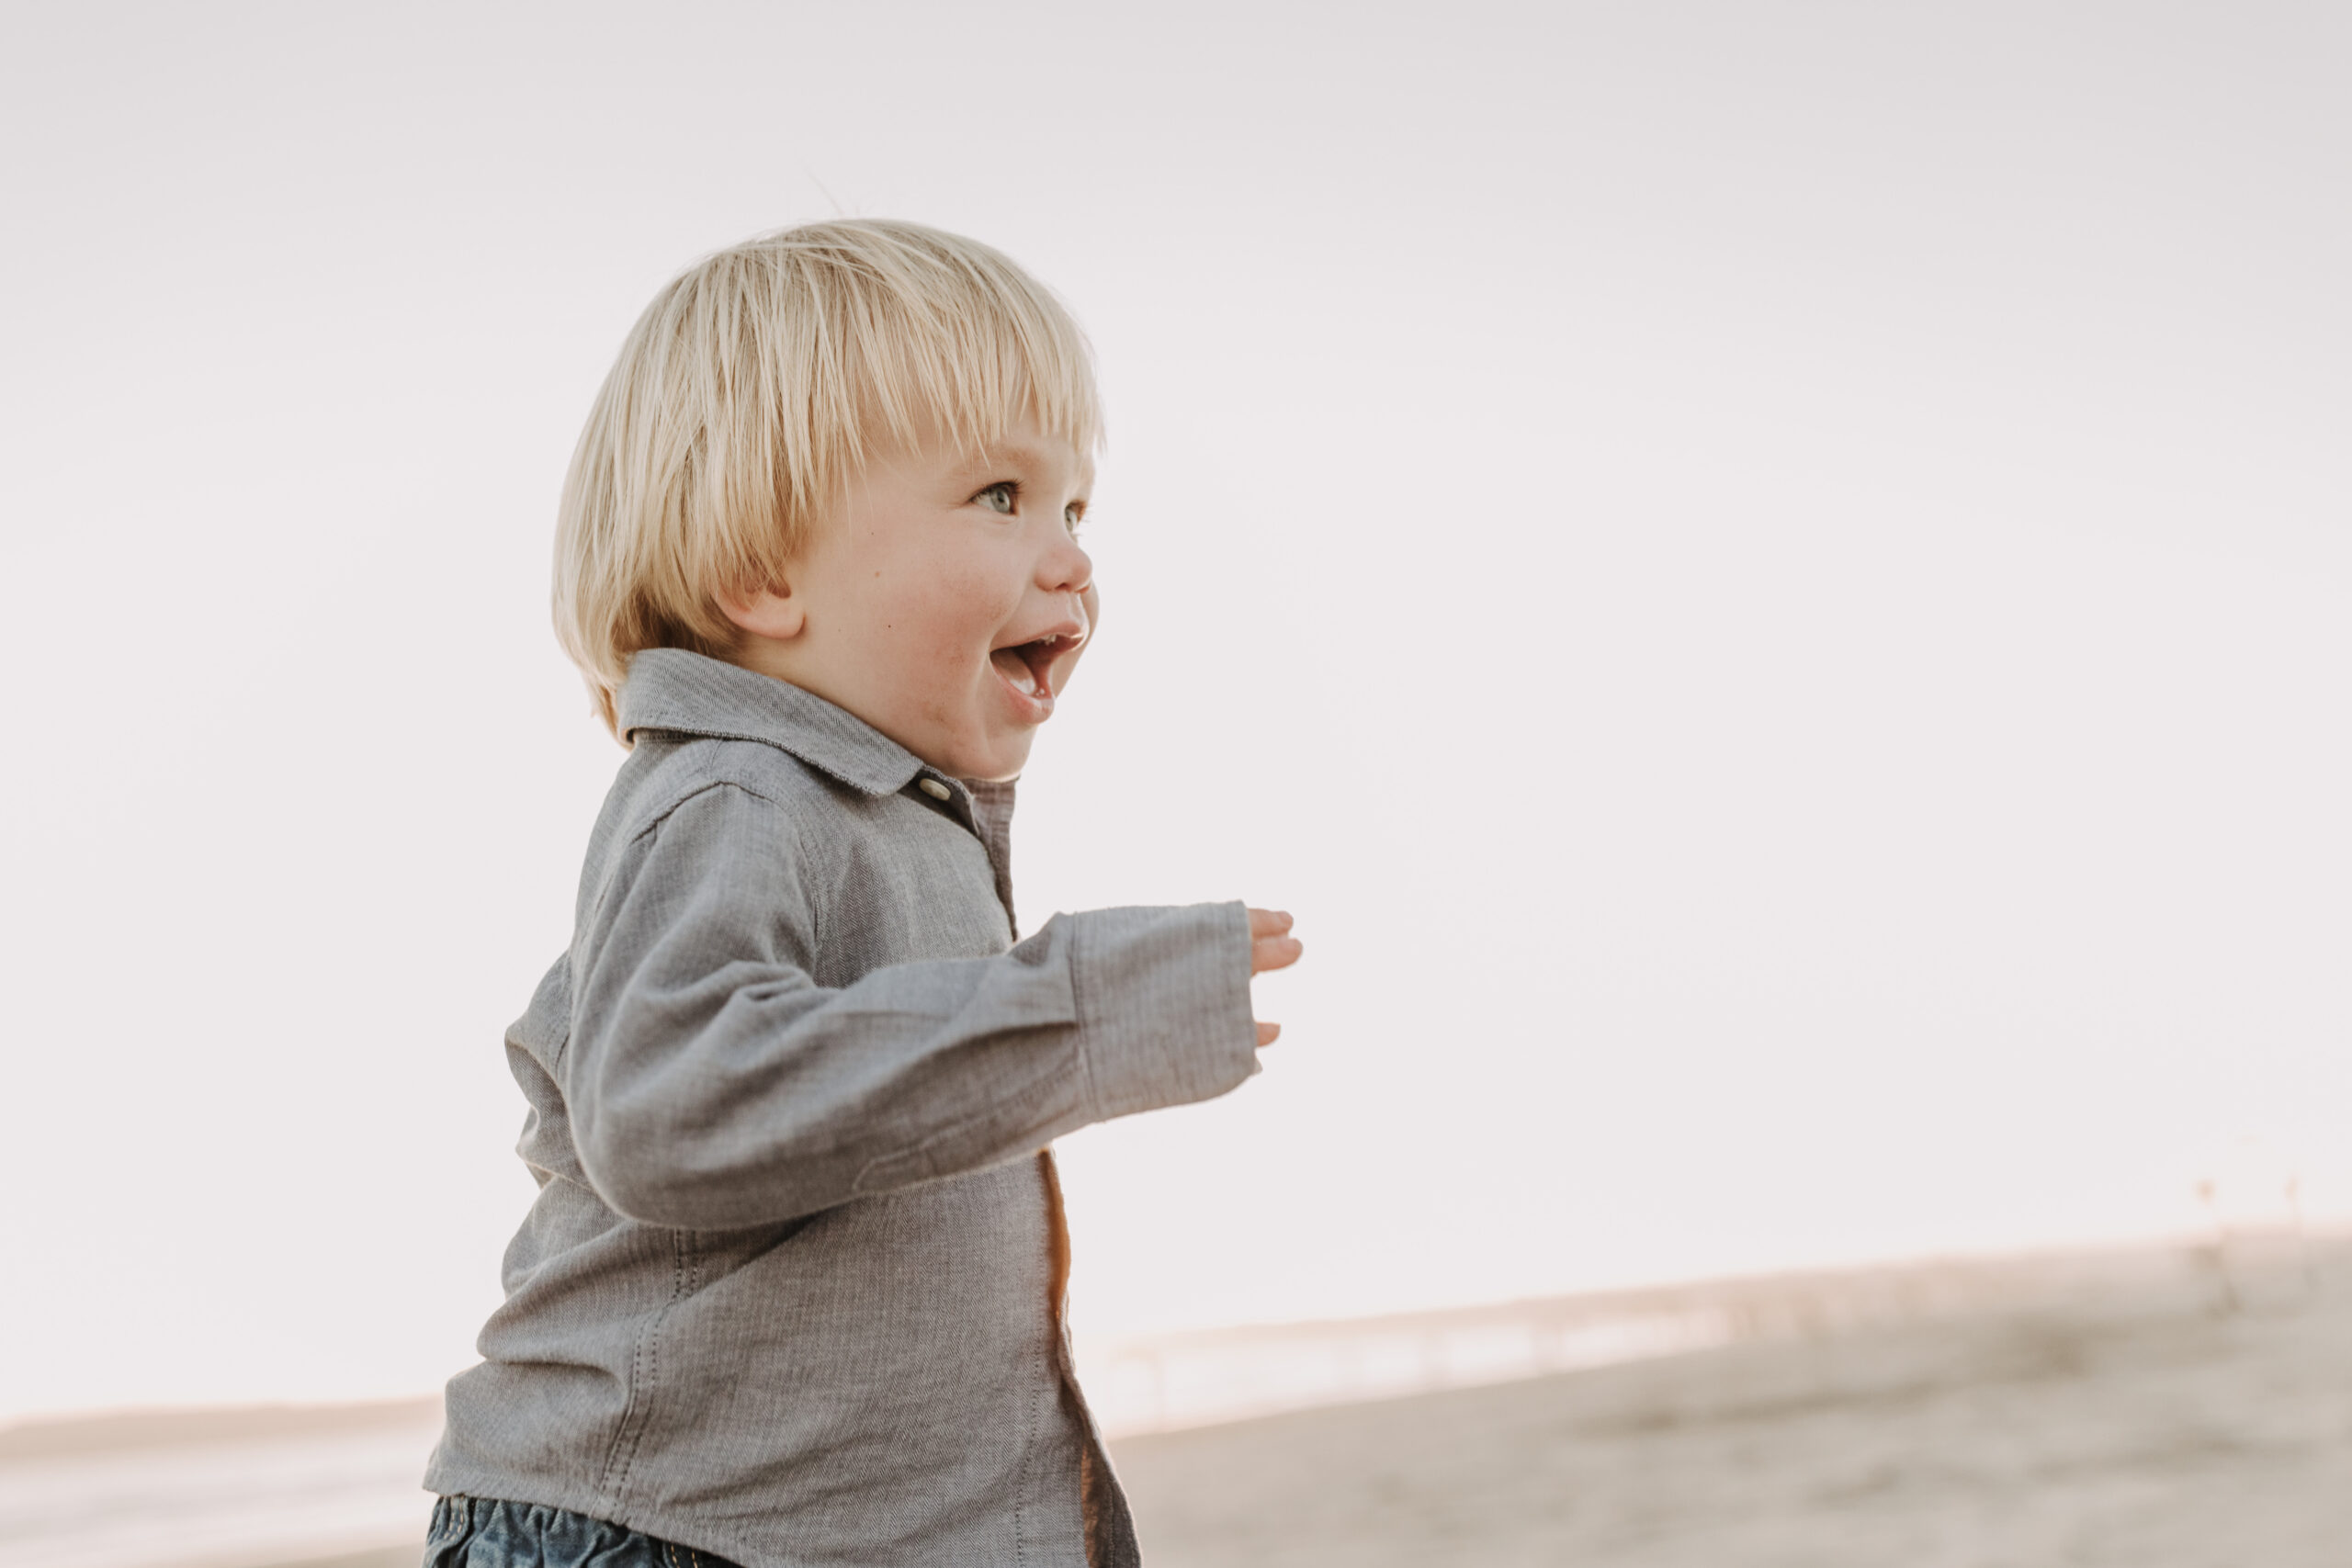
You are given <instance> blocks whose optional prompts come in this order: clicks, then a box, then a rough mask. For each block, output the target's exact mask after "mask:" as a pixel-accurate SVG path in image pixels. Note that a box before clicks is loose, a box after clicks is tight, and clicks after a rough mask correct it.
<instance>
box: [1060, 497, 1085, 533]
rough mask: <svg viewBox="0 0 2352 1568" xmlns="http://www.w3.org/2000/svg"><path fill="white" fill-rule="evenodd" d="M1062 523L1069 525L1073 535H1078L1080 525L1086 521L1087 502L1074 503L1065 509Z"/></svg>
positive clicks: (1063, 509)
mask: <svg viewBox="0 0 2352 1568" xmlns="http://www.w3.org/2000/svg"><path fill="white" fill-rule="evenodd" d="M1062 521H1063V522H1064V523H1067V524H1069V531H1070V532H1071V533H1073V534H1075V533H1077V532H1078V525H1080V523H1083V522H1085V521H1086V502H1082V501H1073V502H1070V503H1069V505H1068V506H1065V507H1063V508H1062Z"/></svg>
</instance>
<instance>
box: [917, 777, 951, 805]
mask: <svg viewBox="0 0 2352 1568" xmlns="http://www.w3.org/2000/svg"><path fill="white" fill-rule="evenodd" d="M922 792H923V794H925V795H929V796H931V798H932V799H933V800H945V799H947V798H948V797H949V795H951V794H953V793H954V792H952V791H951V790H949V789H948V787H947V786H946V785H945V784H941V783H940V782H939V781H938V780H937V779H925V780H923V781H922Z"/></svg>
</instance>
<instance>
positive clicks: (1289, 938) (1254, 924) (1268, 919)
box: [1250, 909, 1306, 1049]
mask: <svg viewBox="0 0 2352 1568" xmlns="http://www.w3.org/2000/svg"><path fill="white" fill-rule="evenodd" d="M1290 926H1291V919H1290V916H1289V915H1287V914H1285V913H1284V912H1283V911H1282V910H1280V909H1252V910H1250V974H1252V975H1263V974H1264V973H1265V972H1266V971H1267V970H1269V969H1287V968H1289V967H1290V966H1291V965H1292V964H1295V963H1297V962H1298V955H1299V954H1300V953H1304V952H1306V946H1305V944H1303V943H1302V942H1300V941H1299V940H1298V938H1296V937H1295V936H1293V935H1291V934H1290ZM1282 1032H1283V1026H1282V1025H1281V1024H1279V1023H1261V1024H1260V1025H1259V1026H1258V1044H1259V1047H1260V1048H1261V1049H1263V1048H1264V1047H1266V1046H1268V1045H1272V1043H1274V1042H1275V1040H1277V1039H1278V1038H1280V1037H1281V1035H1282Z"/></svg>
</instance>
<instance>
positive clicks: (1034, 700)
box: [989, 660, 1054, 724]
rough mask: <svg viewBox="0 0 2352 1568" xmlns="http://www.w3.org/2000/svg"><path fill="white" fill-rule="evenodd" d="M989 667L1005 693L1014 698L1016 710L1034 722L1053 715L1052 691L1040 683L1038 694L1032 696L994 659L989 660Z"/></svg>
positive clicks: (1036, 722) (1044, 719) (1041, 722)
mask: <svg viewBox="0 0 2352 1568" xmlns="http://www.w3.org/2000/svg"><path fill="white" fill-rule="evenodd" d="M989 671H990V672H991V673H993V674H994V675H995V676H996V682H997V684H998V685H999V686H1001V687H1002V688H1003V689H1004V694H1005V695H1006V696H1007V697H1009V698H1010V699H1012V705H1013V708H1014V710H1015V711H1016V712H1017V713H1019V714H1020V716H1022V717H1023V718H1024V719H1026V720H1028V721H1029V722H1030V723H1032V724H1043V723H1044V722H1045V721H1046V719H1048V718H1051V717H1052V716H1053V713H1054V694H1053V693H1052V692H1050V691H1048V690H1046V688H1045V687H1044V686H1042V685H1040V686H1039V687H1038V688H1037V692H1036V694H1035V696H1032V695H1031V694H1029V693H1027V692H1024V691H1023V690H1022V689H1021V688H1020V687H1018V686H1016V685H1014V684H1013V683H1012V676H1010V675H1007V674H1006V673H1005V672H1004V670H1003V668H1002V666H1001V665H999V664H998V663H997V662H996V661H995V660H989Z"/></svg>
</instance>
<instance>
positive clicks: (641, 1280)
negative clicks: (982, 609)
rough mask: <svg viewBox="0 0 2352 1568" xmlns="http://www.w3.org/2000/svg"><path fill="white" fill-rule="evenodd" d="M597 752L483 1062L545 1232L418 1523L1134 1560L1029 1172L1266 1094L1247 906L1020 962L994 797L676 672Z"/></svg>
mask: <svg viewBox="0 0 2352 1568" xmlns="http://www.w3.org/2000/svg"><path fill="white" fill-rule="evenodd" d="M620 721H621V726H622V730H623V734H624V735H625V736H626V737H628V739H630V740H631V741H632V742H633V748H634V749H633V750H632V751H631V752H630V755H629V757H628V761H626V762H625V763H623V764H622V767H621V770H620V773H619V775H618V777H617V778H616V780H615V782H614V784H613V790H612V794H611V795H610V796H609V797H608V798H607V800H606V801H605V808H604V812H603V814H602V816H601V817H600V818H598V819H597V823H596V828H595V831H594V836H593V837H592V838H591V840H590V841H589V848H588V859H587V865H586V868H585V870H584V871H583V873H582V876H581V882H580V898H579V906H578V924H577V927H576V929H575V931H574V934H573V937H572V942H571V951H570V952H569V953H566V954H565V955H564V956H563V957H562V958H561V959H560V960H559V961H558V962H557V963H556V965H555V967H554V968H553V969H551V970H549V971H548V976H547V978H546V979H545V980H543V981H542V982H541V983H540V985H539V988H538V991H537V995H536V996H535V997H533V998H532V1001H531V1006H530V1010H529V1011H527V1012H526V1013H525V1014H524V1015H523V1017H522V1018H521V1020H519V1021H517V1022H516V1023H515V1025H514V1027H513V1028H512V1029H511V1030H509V1032H508V1033H507V1037H506V1055H507V1060H508V1062H509V1064H510V1065H511V1066H512V1067H513V1069H514V1072H515V1079H516V1081H517V1082H519V1083H520V1084H521V1086H522V1089H523V1093H524V1096H525V1098H526V1100H528V1101H529V1102H530V1112H529V1116H528V1118H527V1119H526V1122H525V1124H524V1133H523V1140H522V1144H521V1145H520V1152H521V1154H522V1156H523V1158H524V1159H525V1161H526V1162H527V1163H528V1164H529V1166H530V1168H531V1172H532V1174H533V1175H534V1176H535V1177H536V1178H537V1179H538V1183H539V1195H538V1198H537V1201H536V1202H535V1203H534V1204H533V1205H532V1208H531V1211H530V1214H529V1217H528V1218H527V1219H526V1220H525V1222H524V1224H523V1228H522V1230H521V1232H520V1233H519V1234H517V1235H516V1236H515V1241H514V1244H513V1245H512V1246H511V1247H509V1248H508V1249H507V1253H506V1260H505V1286H506V1302H505V1304H504V1305H503V1306H502V1307H500V1308H499V1309H498V1311H497V1312H496V1313H495V1314H492V1317H491V1319H490V1322H489V1324H488V1325H486V1326H485V1327H484V1328H483V1330H482V1334H481V1346H480V1348H481V1354H482V1357H483V1361H482V1364H481V1365H480V1366H477V1367H474V1368H472V1369H471V1370H469V1371H466V1372H464V1373H462V1374H460V1375H459V1376H458V1377H457V1378H456V1379H454V1380H453V1381H452V1382H450V1384H449V1391H448V1426H447V1431H446V1433H445V1435H444V1436H443V1438H442V1441H441V1445H440V1447H439V1449H438V1450H436V1451H435V1454H434V1457H433V1461H432V1465H431V1468H430V1470H429V1471H428V1472H427V1473H426V1476H425V1484H426V1485H427V1486H428V1487H430V1488H431V1489H433V1490H435V1491H436V1492H441V1493H444V1494H457V1493H464V1494H469V1495H474V1496H481V1497H503V1498H508V1499H512V1500H515V1501H518V1502H525V1503H540V1504H547V1505H550V1506H556V1507H561V1508H569V1509H571V1510H573V1511H575V1512H578V1513H582V1514H588V1515H593V1516H594V1517H600V1518H605V1519H610V1520H612V1521H614V1522H616V1523H619V1524H623V1525H627V1526H629V1527H631V1528H633V1529H639V1530H643V1531H645V1532H647V1533H648V1534H650V1535H654V1536H658V1537H661V1538H662V1539H664V1540H673V1541H676V1542H678V1543H680V1544H682V1545H685V1546H693V1547H697V1548H700V1549H702V1550H704V1551H713V1552H717V1553H718V1554H719V1555H721V1556H724V1557H729V1558H732V1559H734V1560H735V1561H737V1562H741V1563H744V1564H746V1565H747V1568H817V1565H820V1564H823V1565H832V1564H851V1563H857V1564H894V1565H896V1564H918V1563H939V1564H955V1565H956V1568H981V1565H986V1564H997V1563H1002V1564H1022V1563H1038V1564H1047V1563H1050V1564H1071V1565H1075V1564H1080V1563H1084V1562H1088V1561H1090V1559H1091V1561H1093V1562H1097V1563H1100V1564H1104V1565H1106V1568H1107V1565H1109V1564H1114V1563H1132V1562H1135V1561H1136V1546H1135V1538H1134V1531H1133V1529H1132V1528H1131V1526H1130V1525H1129V1522H1128V1518H1127V1512H1126V1506H1125V1502H1124V1501H1123V1500H1122V1499H1121V1497H1120V1495H1119V1493H1118V1488H1117V1486H1116V1483H1114V1481H1113V1480H1112V1479H1111V1473H1110V1469H1109V1466H1108V1464H1107V1463H1106V1462H1105V1461H1104V1460H1103V1453H1102V1447H1101V1443H1100V1440H1099V1438H1097V1436H1096V1434H1095V1431H1094V1427H1093V1423H1092V1421H1091V1417H1089V1416H1088V1415H1087V1413H1086V1407H1085V1404H1084V1402H1083V1401H1082V1400H1081V1399H1080V1397H1079V1394H1078V1391H1077V1385H1076V1383H1075V1382H1074V1381H1073V1380H1072V1378H1071V1374H1070V1369H1069V1349H1068V1340H1067V1337H1066V1336H1065V1335H1064V1334H1063V1333H1062V1332H1061V1325H1060V1310H1061V1292H1062V1284H1063V1280H1064V1277H1065V1271H1066V1262H1067V1258H1068V1248H1067V1243H1066V1241H1065V1239H1064V1233H1063V1230H1062V1222H1061V1205H1060V1197H1059V1192H1058V1190H1057V1187H1056V1185H1055V1180H1054V1174H1053V1165H1052V1159H1051V1156H1050V1155H1046V1154H1044V1153H1043V1152H1042V1151H1043V1150H1045V1148H1046V1144H1047V1143H1048V1141H1049V1140H1051V1139H1052V1138H1054V1137H1055V1136H1057V1134H1062V1133H1065V1132H1068V1131H1070V1130H1071V1129H1073V1128H1077V1127H1080V1126H1084V1125H1085V1124H1087V1123H1089V1122H1099V1121H1103V1120H1104V1119H1105V1118H1108V1117H1112V1116H1119V1115H1124V1114H1126V1113H1127V1112H1130V1111H1148V1110H1151V1109H1153V1108H1155V1107H1158V1106H1164V1105H1177V1104H1182V1103H1184V1102H1186V1101H1189V1100H1206V1099H1208V1098H1210V1097H1212V1096H1215V1095H1218V1094H1223V1093H1224V1092H1226V1091H1227V1090H1228V1089H1232V1088H1233V1087H1234V1086H1236V1085H1237V1084H1238V1083H1240V1082H1241V1081H1242V1080H1243V1079H1244V1078H1246V1077H1249V1076H1250V1074H1251V1073H1252V1072H1254V1071H1256V1069H1257V1053H1256V1044H1257V1032H1256V1029H1255V1027H1254V1025H1253V1023H1252V1021H1251V1017H1250V995H1249V979H1250V933H1249V925H1248V919H1247V915H1246V913H1245V911H1244V910H1243V908H1242V907H1241V906H1240V905H1239V904H1213V905H1199V906H1194V907H1192V908H1128V909H1099V910H1094V911H1091V912H1089V913H1086V914H1081V915H1075V916H1071V915H1057V916H1056V917H1054V919H1052V920H1050V921H1048V922H1047V923H1046V926H1045V927H1044V929H1042V930H1041V931H1037V932H1036V934H1035V935H1034V936H1031V937H1030V938H1029V939H1028V940H1026V941H1024V942H1020V943H1019V945H1017V946H1016V945H1014V944H1013V935H1014V933H1013V930H1012V916H1011V880H1010V875H1009V871H1008V866H1007V860H1006V851H1007V844H1008V819H1009V818H1010V815H1011V809H1012V787H1011V786H1010V785H1005V784H965V783H963V782H961V781H958V780H955V779H948V778H944V777H943V776H942V775H940V774H939V773H937V771H936V770H933V769H931V768H928V767H926V766H925V765H923V763H922V761H919V760H918V759H917V758H916V757H914V756H913V755H912V754H910V752H908V751H906V750H903V749H901V748H900V747H899V746H898V745H896V744H894V743H893V742H892V741H890V740H889V739H887V738H886V737H884V736H883V735H881V734H880V733H878V732H877V731H876V730H875V729H873V728H870V727H869V726H867V725H865V724H864V723H863V722H861V721H860V720H858V719H856V718H854V717H853V716H850V715H849V714H847V713H845V712H843V711H842V710H841V709H840V708H837V707H834V706H833V705H831V704H829V703H826V702H824V701H822V700H820V698H817V697H815V696H812V695H810V694H808V693H806V692H802V691H799V690H797V688H795V687H792V686H789V685H786V684H785V683H784V682H779V681H775V680H771V679H769V678H767V677H766V676H763V675H758V674H753V673H752V672H750V671H744V670H740V669H737V668H735V667H734V666H732V665H728V664H723V663H719V662H718V661H716V660H708V659H704V658H701V657H699V656H697V655H695V654H691V653H684V652H680V651H677V650H674V649H652V650H649V651H647V652H644V653H641V654H639V655H638V657H637V660H636V662H635V664H634V666H633V668H632V670H631V671H630V677H629V681H628V686H627V687H626V688H625V689H624V690H623V692H622V694H621V700H620ZM924 781H930V783H931V784H932V788H931V789H928V790H926V789H925V788H924V787H922V785H923V783H924ZM940 795H944V798H939V796H940Z"/></svg>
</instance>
